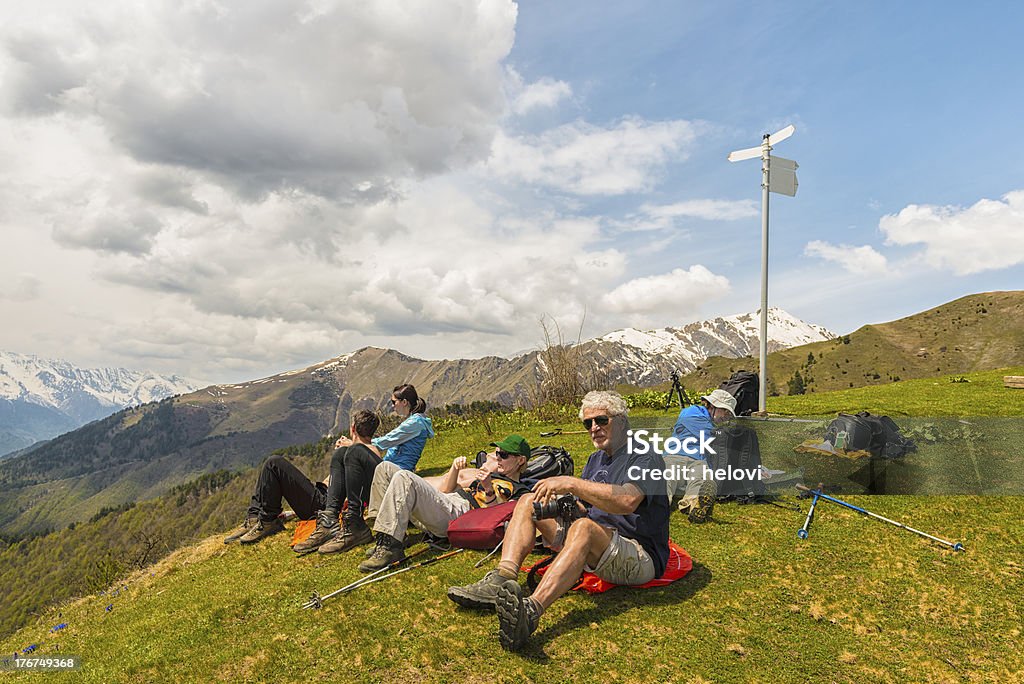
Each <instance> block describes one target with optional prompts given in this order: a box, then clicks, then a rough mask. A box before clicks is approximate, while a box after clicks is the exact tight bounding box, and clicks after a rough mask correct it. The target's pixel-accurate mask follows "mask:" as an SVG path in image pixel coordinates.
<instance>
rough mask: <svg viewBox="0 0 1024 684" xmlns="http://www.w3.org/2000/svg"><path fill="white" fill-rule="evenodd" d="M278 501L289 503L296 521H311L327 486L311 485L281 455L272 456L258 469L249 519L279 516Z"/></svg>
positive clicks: (324, 499) (320, 484) (306, 478)
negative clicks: (296, 518) (298, 519)
mask: <svg viewBox="0 0 1024 684" xmlns="http://www.w3.org/2000/svg"><path fill="white" fill-rule="evenodd" d="M371 476H372V473H371ZM331 479H332V481H333V479H334V478H333V477H332V478H331ZM281 499H285V500H287V501H288V504H289V505H290V506H291V507H292V510H293V511H295V513H296V515H298V516H299V518H301V519H303V520H311V519H313V518H315V517H316V513H317V511H320V510H323V509H324V507H325V504H326V503H327V486H326V485H324V484H323V483H322V482H316V483H314V482H312V481H311V480H310V479H309V478H308V477H306V476H305V475H303V474H302V471H301V470H299V469H298V468H296V467H295V466H294V465H292V462H291V461H289V460H288V459H287V458H285V457H284V456H271V457H270V458H268V459H267V460H266V461H265V462H264V463H263V468H261V469H260V476H259V479H258V480H256V491H255V492H253V495H252V501H251V502H250V504H249V513H248V517H250V518H251V517H256V516H258V517H259V518H260V520H263V521H269V520H273V519H274V518H276V517H277V516H278V515H279V514H280V513H281Z"/></svg>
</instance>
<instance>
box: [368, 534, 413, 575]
mask: <svg viewBox="0 0 1024 684" xmlns="http://www.w3.org/2000/svg"><path fill="white" fill-rule="evenodd" d="M404 559H405V551H404V550H403V549H402V542H400V541H398V540H397V539H395V538H394V537H392V536H391V535H390V534H384V533H383V532H378V533H377V546H376V547H374V549H373V554H372V555H371V556H370V557H369V558H367V559H366V560H364V561H363V562H362V563H360V564H359V571H360V572H373V571H374V570H380V569H382V568H386V567H388V566H389V565H391V564H392V563H397V562H398V561H400V560H404Z"/></svg>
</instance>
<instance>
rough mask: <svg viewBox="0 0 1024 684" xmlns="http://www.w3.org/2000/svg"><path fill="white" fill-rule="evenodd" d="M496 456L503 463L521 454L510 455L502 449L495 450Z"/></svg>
mask: <svg viewBox="0 0 1024 684" xmlns="http://www.w3.org/2000/svg"><path fill="white" fill-rule="evenodd" d="M494 455H495V456H497V457H498V458H499V459H501V460H502V461H504V460H505V459H506V458H512V457H513V456H518V455H519V454H510V453H508V452H507V451H502V450H501V449H495V450H494Z"/></svg>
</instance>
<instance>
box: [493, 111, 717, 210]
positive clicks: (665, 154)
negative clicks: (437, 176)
mask: <svg viewBox="0 0 1024 684" xmlns="http://www.w3.org/2000/svg"><path fill="white" fill-rule="evenodd" d="M696 138H697V127H696V126H695V125H694V124H692V123H690V122H688V121H661V122H648V121H643V120H641V119H636V118H626V119H623V120H622V121H620V122H619V123H618V124H616V125H615V126H613V127H610V128H604V127H600V126H595V125H593V124H590V123H587V122H584V121H576V122H573V123H570V124H565V125H563V126H559V127H557V128H553V129H550V130H547V131H545V132H543V133H541V134H539V135H524V136H518V137H513V136H510V135H508V134H506V133H504V132H499V133H498V134H497V135H496V136H495V138H494V143H493V145H492V147H491V157H490V159H489V160H488V161H487V169H488V170H489V171H490V172H491V173H492V174H494V175H495V176H496V177H498V178H502V179H505V180H512V181H524V182H526V183H532V184H538V185H545V186H549V187H552V188H556V189H558V190H562V191H565V192H571V193H575V194H579V195H621V194H624V193H628V192H638V191H641V190H646V189H648V188H650V187H651V186H652V185H653V184H654V182H655V180H656V178H657V174H658V172H659V171H660V169H661V168H662V167H663V166H664V165H665V164H666V163H668V162H669V160H676V161H680V160H683V159H685V158H686V157H687V156H688V153H689V151H688V147H689V146H690V145H692V143H693V142H694V141H695V140H696Z"/></svg>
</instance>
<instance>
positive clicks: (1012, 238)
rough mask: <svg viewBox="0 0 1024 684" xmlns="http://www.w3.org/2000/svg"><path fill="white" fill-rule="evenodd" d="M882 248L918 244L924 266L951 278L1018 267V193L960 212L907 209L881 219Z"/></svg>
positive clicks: (1023, 232)
mask: <svg viewBox="0 0 1024 684" xmlns="http://www.w3.org/2000/svg"><path fill="white" fill-rule="evenodd" d="M878 227H879V228H880V229H881V231H882V233H883V234H885V238H886V244H890V245H923V246H924V259H925V261H926V262H927V263H928V264H929V265H931V266H933V267H935V268H944V269H949V270H951V271H952V272H953V273H955V274H957V275H969V274H972V273H980V272H982V271H989V270H996V269H1000V268H1008V267H1010V266H1016V265H1018V264H1022V263H1024V190H1015V191H1013V192H1010V193H1007V194H1006V195H1004V196H1003V197H1002V198H1001V199H999V200H990V199H982V200H979V201H978V202H977V203H975V204H974V205H972V206H970V207H967V208H963V207H954V206H943V207H937V206H931V205H917V204H911V205H909V206H907V207H905V208H904V209H902V210H901V211H900V212H899V213H897V214H890V215H887V216H883V217H882V219H881V220H880V221H879V223H878Z"/></svg>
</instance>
